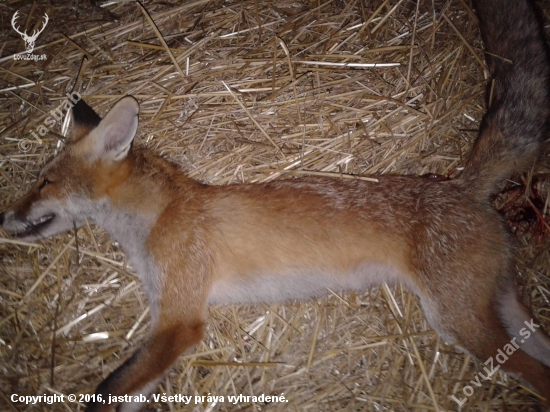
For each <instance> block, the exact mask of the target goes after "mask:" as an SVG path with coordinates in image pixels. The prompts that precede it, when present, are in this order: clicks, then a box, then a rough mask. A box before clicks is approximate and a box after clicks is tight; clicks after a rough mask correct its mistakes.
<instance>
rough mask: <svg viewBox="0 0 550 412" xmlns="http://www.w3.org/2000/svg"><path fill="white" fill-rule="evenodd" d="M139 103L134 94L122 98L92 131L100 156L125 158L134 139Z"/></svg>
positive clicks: (117, 159) (110, 158) (95, 146)
mask: <svg viewBox="0 0 550 412" xmlns="http://www.w3.org/2000/svg"><path fill="white" fill-rule="evenodd" d="M138 113H139V105H138V102H137V100H136V99H134V98H133V97H132V96H126V97H123V98H122V99H120V100H119V101H118V102H117V103H116V104H115V105H114V106H113V108H112V109H111V110H110V111H109V113H107V115H106V116H105V117H104V118H103V120H101V122H100V123H99V125H98V126H97V127H96V128H95V129H94V130H93V131H92V132H91V133H90V137H91V138H92V139H93V141H94V143H93V145H94V148H95V152H96V154H97V155H98V157H102V158H106V159H109V160H114V161H119V160H123V159H124V158H125V157H126V155H127V154H128V151H129V150H130V147H132V142H133V141H134V136H135V134H136V130H137V126H138Z"/></svg>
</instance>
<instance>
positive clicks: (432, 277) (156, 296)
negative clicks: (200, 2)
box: [0, 0, 550, 411]
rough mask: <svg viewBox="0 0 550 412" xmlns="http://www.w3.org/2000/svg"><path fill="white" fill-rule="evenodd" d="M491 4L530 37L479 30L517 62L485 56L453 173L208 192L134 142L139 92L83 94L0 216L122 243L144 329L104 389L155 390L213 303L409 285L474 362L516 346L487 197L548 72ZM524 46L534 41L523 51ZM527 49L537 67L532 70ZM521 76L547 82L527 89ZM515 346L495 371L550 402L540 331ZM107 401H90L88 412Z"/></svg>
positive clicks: (526, 154) (523, 153) (539, 111)
mask: <svg viewBox="0 0 550 412" xmlns="http://www.w3.org/2000/svg"><path fill="white" fill-rule="evenodd" d="M498 1H499V0H494V1H493V0H487V1H485V0H479V1H478V3H479V4H480V5H481V6H482V10H485V8H487V9H488V10H493V8H495V7H496V11H495V10H493V11H492V12H495V13H497V12H498V11H499V7H500V8H506V7H508V8H511V9H513V10H512V11H513V12H509V13H508V14H507V13H503V16H504V17H506V18H510V16H512V17H513V19H516V17H517V16H522V18H525V19H527V23H528V24H527V26H526V27H528V28H529V30H524V31H522V32H521V33H520V34H518V35H517V36H510V37H509V38H508V37H507V38H504V39H503V40H500V39H499V40H495V39H496V38H499V36H500V34H499V35H496V34H494V33H493V32H498V33H500V30H501V25H496V24H494V25H491V24H488V25H487V26H488V27H489V29H490V30H489V31H488V33H489V34H487V33H485V32H484V34H485V36H486V37H489V40H492V41H493V42H494V41H497V43H498V44H499V45H500V43H499V42H501V43H502V44H506V47H503V48H502V51H503V52H508V51H510V50H511V51H510V53H512V54H513V56H516V57H518V61H520V62H526V63H525V64H524V65H523V66H517V67H516V66H510V67H508V66H506V67H504V66H503V64H504V63H502V62H500V63H498V62H497V63H495V64H494V66H495V67H496V69H495V70H494V71H495V73H496V74H497V80H499V81H502V79H504V80H505V81H502V84H507V85H508V86H509V87H500V86H497V87H496V92H495V101H496V102H497V103H495V104H494V106H492V107H491V109H490V111H489V112H488V114H487V116H486V118H485V120H484V123H483V126H482V130H481V132H480V137H479V142H478V143H477V144H476V146H475V148H474V150H473V154H472V156H471V157H470V159H469V160H468V163H467V169H466V170H465V172H464V174H463V175H462V176H460V177H459V178H457V179H455V180H445V179H439V178H436V179H433V178H432V179H427V178H423V177H406V176H380V177H379V181H378V182H367V181H362V180H337V179H326V178H304V179H293V180H283V181H276V182H271V183H266V184H256V185H235V186H225V187H213V186H208V185H203V184H201V183H198V182H196V181H193V180H191V179H189V178H188V177H186V176H185V174H184V173H183V172H181V171H180V170H179V169H178V168H177V166H175V165H173V164H172V163H170V162H168V161H166V160H165V159H163V158H162V157H160V156H157V155H155V154H153V153H152V152H150V151H147V150H145V149H143V148H139V147H137V148H132V147H131V145H132V142H133V139H134V134H135V131H136V128H137V115H138V105H137V102H136V101H135V99H133V98H131V97H126V98H123V99H121V100H120V101H119V102H118V103H117V104H116V105H115V106H114V107H113V108H112V109H111V111H110V112H109V113H108V114H107V115H106V117H105V118H104V119H103V120H100V119H99V117H98V116H97V115H96V114H95V113H94V112H93V110H92V109H91V108H89V107H88V106H87V105H85V103H84V102H83V101H80V102H78V103H77V105H76V106H75V112H74V118H75V123H76V128H75V136H74V140H73V141H72V142H71V143H70V144H69V145H68V146H67V147H66V149H65V150H64V151H63V152H62V153H60V154H59V155H58V156H57V157H56V158H54V159H53V160H52V161H50V162H49V163H48V164H47V165H46V167H45V168H44V169H43V171H42V172H41V175H40V177H39V180H38V183H37V185H36V187H35V188H34V189H33V190H32V191H31V192H30V193H29V194H28V195H27V196H26V197H24V198H23V199H21V200H20V201H18V202H17V203H16V204H14V205H13V206H12V207H11V208H10V209H8V210H7V211H6V212H5V213H4V214H2V215H0V222H1V223H2V224H3V226H4V228H5V229H6V230H9V231H12V232H14V233H15V234H16V235H17V236H19V237H21V238H23V239H25V240H34V239H39V238H43V237H47V236H51V235H54V234H57V233H60V232H62V231H65V230H68V229H71V228H72V227H73V225H75V224H76V225H77V226H80V225H82V224H84V222H85V219H90V220H92V221H95V222H96V223H97V224H99V225H101V226H103V227H104V228H105V229H107V230H108V231H109V232H110V233H111V235H112V236H113V237H115V238H116V239H117V240H118V241H119V242H120V243H121V245H122V246H123V247H124V249H125V250H126V253H127V254H128V257H129V261H130V264H131V265H132V267H133V269H134V270H135V271H136V273H137V276H138V277H140V279H141V280H142V283H143V286H144V288H145V291H146V292H147V295H148V300H149V305H150V307H151V314H152V322H153V331H152V335H151V338H150V339H149V341H148V342H147V343H145V345H144V346H143V347H142V348H141V349H139V350H138V351H137V352H136V354H134V356H132V357H131V358H130V359H129V360H127V361H126V362H125V363H124V364H123V365H122V366H121V367H119V368H118V369H117V370H115V371H114V372H113V373H112V374H111V375H110V376H109V377H108V378H107V379H106V380H104V381H103V382H102V383H101V384H100V385H99V387H98V389H97V393H98V394H102V395H103V396H104V397H106V395H109V394H110V395H124V394H130V393H133V394H137V393H143V394H147V395H148V394H149V393H150V392H151V391H152V390H153V389H154V385H155V383H156V382H157V381H158V380H159V379H160V378H161V377H162V376H163V374H164V372H165V371H166V369H167V368H169V366H170V365H171V364H172V363H173V362H174V361H175V360H176V359H177V358H178V356H179V355H180V354H181V353H182V352H184V351H185V350H186V349H188V348H190V347H192V346H193V345H194V344H196V343H197V342H198V341H199V340H200V339H201V336H202V332H203V328H204V326H203V314H204V310H205V308H206V306H207V305H208V303H212V302H215V303H233V302H258V301H280V300H289V299H306V298H310V297H313V296H318V295H320V294H323V293H324V292H325V291H326V290H327V289H331V290H337V291H338V290H363V289H365V288H367V287H368V286H370V285H373V284H378V283H380V282H383V281H384V282H401V283H403V284H404V285H406V286H407V287H409V288H410V289H411V290H413V291H414V292H416V293H417V294H418V295H419V296H420V300H421V304H422V307H423V309H424V311H425V313H426V317H427V319H428V321H429V323H430V325H431V326H432V327H433V328H434V329H435V330H436V331H437V332H438V333H439V334H441V336H442V337H443V338H444V339H445V340H446V341H448V342H449V343H453V344H456V345H457V347H459V348H462V349H463V350H465V351H467V352H469V353H471V354H472V355H473V356H475V357H477V358H478V359H479V360H481V361H485V360H486V359H489V358H492V357H495V356H496V354H497V353H498V351H499V350H501V349H502V348H504V347H505V345H507V344H508V343H509V342H510V341H511V339H516V341H517V342H519V341H520V337H521V332H520V328H521V327H522V326H523V325H524V322H525V321H529V320H530V319H531V317H532V315H531V314H530V313H529V311H528V310H527V309H526V308H525V307H524V306H523V305H522V304H521V303H520V302H519V300H518V298H517V294H516V292H515V289H514V285H513V272H514V270H513V246H512V243H511V241H510V239H509V236H508V233H507V231H506V228H505V227H504V225H503V223H502V221H501V219H500V217H499V215H498V214H497V213H496V212H495V211H494V210H493V209H492V208H491V205H490V204H489V201H488V194H489V193H490V192H491V191H492V190H494V187H495V186H496V185H498V183H499V182H500V181H502V179H503V176H504V175H505V174H506V173H510V172H511V171H512V170H514V169H515V168H518V167H519V168H522V167H524V166H526V165H529V164H532V163H533V161H534V160H535V158H536V156H535V154H536V153H537V152H538V151H539V149H540V147H541V144H542V143H541V139H542V137H541V136H544V135H545V131H546V120H542V121H541V120H536V121H535V120H532V121H531V120H529V119H531V117H532V116H534V117H535V118H536V119H539V118H540V117H543V116H545V115H546V110H548V109H547V107H546V106H548V105H547V104H546V103H548V101H550V97H548V93H547V92H548V90H547V89H548V87H547V86H548V84H547V83H548V78H550V75H549V73H550V69H549V67H550V65H549V64H548V62H547V57H548V56H547V52H546V48H545V45H544V43H543V42H542V40H541V39H542V37H541V35H540V26H538V25H537V24H536V20H535V18H534V16H533V10H532V8H531V6H530V5H529V3H527V2H526V1H523V0H517V2H513V3H511V2H505V4H500V5H497V6H495V5H494V4H493V3H494V2H497V3H498ZM483 13H484V14H482V17H483V18H485V19H487V18H489V15H490V13H489V12H487V11H485V12H483ZM503 16H500V15H499V17H502V18H504V17H503ZM526 16H527V17H526ZM514 21H515V20H514ZM512 23H513V22H512ZM512 23H510V24H512ZM525 33H527V34H525ZM521 36H523V37H521ZM518 39H519V40H518ZM514 41H517V43H514ZM491 44H492V43H491ZM518 45H519V46H521V45H527V46H529V48H530V53H529V55H524V54H525V52H524V51H523V50H520V51H517V50H516V49H518V47H519V46H518ZM499 50H500V49H499ZM514 53H515V54H514ZM537 53H538V54H537ZM533 55H536V56H534V57H533ZM531 58H532V59H534V61H535V62H536V63H537V64H538V66H536V65H534V66H533V67H531V66H532V65H529V64H528V63H529V61H530V59H531ZM512 60H513V59H512ZM529 70H531V71H529ZM522 76H523V77H522ZM514 81H517V82H518V84H519V85H515V83H514ZM531 83H534V86H533V85H532V84H531ZM528 85H529V86H532V87H535V86H537V85H538V86H540V88H541V89H542V91H540V90H539V91H537V93H534V94H531V95H529V96H525V93H524V92H523V91H522V89H523V88H526V87H527V86H528ZM516 86H517V90H516V89H515V87H516ZM545 90H546V92H545ZM507 93H509V94H507ZM535 94H536V96H535ZM510 96H512V97H510ZM532 96H534V97H533V99H532V98H531V97H532ZM535 98H536V99H535ZM537 99H538V100H537ZM518 101H519V104H518ZM542 103H545V104H546V105H545V107H543V108H539V106H541V105H542ZM532 112H534V113H535V114H534V115H533V113H532ZM82 116H84V118H82ZM516 118H517V119H516ZM518 125H521V126H518ZM518 130H519V131H518ZM516 155H517V156H516ZM516 158H517V159H516ZM521 342H522V343H521V345H520V346H521V348H520V349H517V351H515V352H514V353H513V355H511V356H510V357H509V359H508V361H507V362H505V363H504V364H503V365H502V368H503V369H504V370H506V371H507V372H509V373H511V374H513V375H515V376H517V377H519V378H520V379H522V380H524V381H526V382H527V383H528V384H530V385H532V386H533V387H534V388H535V390H536V391H538V393H539V394H540V395H541V396H542V397H543V398H545V399H546V400H545V405H547V406H550V371H549V368H550V338H549V337H548V336H547V335H545V334H544V332H542V331H541V330H536V331H533V333H532V336H531V337H530V338H529V341H527V342H523V341H521ZM137 408H139V405H137V404H123V405H120V406H119V410H124V411H130V410H136V409H137ZM107 409H108V405H104V404H99V403H91V404H89V405H88V410H89V411H106V410H107Z"/></svg>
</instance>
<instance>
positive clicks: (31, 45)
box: [11, 10, 50, 53]
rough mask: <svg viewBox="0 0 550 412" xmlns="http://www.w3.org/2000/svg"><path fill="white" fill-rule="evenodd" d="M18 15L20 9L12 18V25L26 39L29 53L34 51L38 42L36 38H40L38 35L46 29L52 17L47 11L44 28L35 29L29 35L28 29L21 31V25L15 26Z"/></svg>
mask: <svg viewBox="0 0 550 412" xmlns="http://www.w3.org/2000/svg"><path fill="white" fill-rule="evenodd" d="M18 16H19V10H18V11H16V12H15V14H14V15H13V17H12V19H11V25H12V27H13V29H14V30H15V31H16V32H17V33H19V34H20V35H21V37H22V38H23V40H24V41H25V48H26V51H27V53H32V51H33V50H34V43H35V42H36V39H37V38H38V35H39V34H40V33H42V32H43V31H44V29H45V28H46V25H47V24H48V21H49V20H50V18H49V17H48V15H47V14H46V13H44V25H43V26H42V28H41V29H40V30H35V31H34V32H33V33H32V36H29V35H28V34H27V30H25V32H23V33H21V31H19V27H16V26H15V21H16V20H17V17H18Z"/></svg>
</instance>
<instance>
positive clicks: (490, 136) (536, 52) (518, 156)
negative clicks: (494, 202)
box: [459, 0, 550, 199]
mask: <svg viewBox="0 0 550 412" xmlns="http://www.w3.org/2000/svg"><path fill="white" fill-rule="evenodd" d="M474 5H475V7H476V10H477V14H478V17H479V20H480V28H481V35H482V37H483V41H484V42H485V48H486V51H487V54H486V60H487V63H488V67H489V71H490V72H491V75H492V78H493V82H492V83H491V84H490V85H489V93H487V95H488V96H489V102H488V106H489V108H488V111H487V113H486V114H485V117H484V118H483V120H482V122H481V128H480V132H479V136H478V138H477V140H476V142H475V143H474V147H473V149H472V152H471V154H470V156H469V158H468V160H467V161H466V164H465V168H464V171H463V172H462V174H461V175H460V177H459V178H460V179H462V180H463V181H464V182H465V183H466V185H467V186H468V187H469V188H471V189H472V190H473V193H474V196H475V197H477V198H479V199H487V198H488V197H489V196H490V195H491V194H492V193H493V192H494V191H495V190H496V188H497V187H499V186H501V185H502V183H503V182H504V181H505V180H506V179H507V178H509V177H510V175H512V174H513V173H516V172H521V171H524V170H526V169H528V168H530V167H532V165H533V164H534V162H535V161H536V160H537V159H538V157H539V155H540V153H541V151H542V150H543V146H544V143H545V140H546V138H547V131H548V130H549V126H550V122H549V120H548V118H549V114H550V53H549V50H548V45H547V43H546V40H545V37H544V34H543V28H542V27H543V26H542V21H541V19H540V17H539V16H540V14H539V13H537V9H536V6H535V5H534V4H532V3H531V2H530V1H529V0H514V1H509V0H475V1H474Z"/></svg>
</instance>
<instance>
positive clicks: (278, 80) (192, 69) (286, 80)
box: [0, 0, 550, 411]
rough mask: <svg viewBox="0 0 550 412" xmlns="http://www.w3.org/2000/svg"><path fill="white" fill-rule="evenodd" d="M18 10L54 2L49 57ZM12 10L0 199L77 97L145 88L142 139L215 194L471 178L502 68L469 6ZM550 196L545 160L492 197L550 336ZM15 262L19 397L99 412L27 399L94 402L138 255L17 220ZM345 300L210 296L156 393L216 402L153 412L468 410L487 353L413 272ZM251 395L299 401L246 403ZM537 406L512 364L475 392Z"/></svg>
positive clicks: (22, 181)
mask: <svg viewBox="0 0 550 412" xmlns="http://www.w3.org/2000/svg"><path fill="white" fill-rule="evenodd" d="M96 3H97V4H96ZM100 6H103V7H100ZM544 6H545V9H546V10H550V8H548V7H546V6H547V4H545V5H544ZM16 10H20V16H21V17H20V18H19V20H18V23H19V25H20V26H21V28H22V29H25V28H26V29H27V30H28V32H31V31H32V30H33V29H36V28H40V26H41V24H42V20H41V19H42V16H43V14H44V12H47V13H48V15H49V17H50V21H49V23H48V25H47V27H46V28H45V30H44V32H43V33H41V34H40V36H39V37H38V40H37V42H36V48H35V50H34V53H35V54H46V56H47V59H46V60H43V61H37V62H26V61H15V60H14V59H13V57H12V55H13V54H14V53H17V52H21V51H23V50H24V43H23V41H22V40H21V36H20V35H18V34H17V33H16V32H15V31H14V30H13V29H12V27H11V25H10V21H11V18H12V16H13V13H14V12H15V11H16ZM0 13H1V27H2V29H1V31H0V36H1V39H2V44H3V46H2V48H1V51H0V52H1V55H2V57H1V58H0V79H1V82H0V202H1V203H0V209H2V208H4V207H6V206H7V205H8V204H10V203H11V202H13V201H14V200H16V199H17V198H19V197H20V196H21V195H23V194H24V193H25V192H26V191H27V190H28V189H29V188H30V187H31V186H32V184H33V181H34V179H35V177H36V175H37V172H38V170H39V168H40V165H42V164H43V163H44V162H45V161H46V160H47V159H48V158H49V157H50V156H51V155H53V154H54V153H55V152H56V151H57V150H59V148H60V147H61V146H62V142H63V141H64V137H63V136H64V135H65V134H66V130H64V129H63V128H62V122H57V124H56V125H55V126H54V127H53V128H51V130H50V133H49V134H48V135H47V136H46V137H45V138H43V142H42V143H39V142H38V140H36V139H35V138H34V136H33V135H32V133H31V132H35V133H36V131H37V130H38V128H39V127H40V125H43V124H44V121H45V120H46V118H47V117H48V113H49V112H50V111H51V110H52V109H55V108H57V107H58V106H59V105H60V103H62V101H63V99H65V94H66V93H67V92H69V91H71V90H75V91H78V92H79V93H80V94H81V95H82V96H83V97H84V99H85V100H86V101H87V102H88V103H89V104H91V105H92V106H93V107H94V108H95V109H96V110H97V111H98V113H100V114H105V112H106V111H107V110H108V109H109V107H111V106H112V105H113V103H114V102H115V101H117V100H118V99H119V98H120V97H122V96H123V95H126V94H132V95H134V96H135V97H136V98H137V99H138V100H139V101H140V103H141V115H140V129H139V135H138V138H137V140H138V143H139V144H141V145H145V146H147V147H149V148H151V149H152V150H155V151H156V152H158V153H162V154H163V155H164V156H166V157H167V158H170V159H172V160H173V161H175V162H177V163H179V164H180V165H181V167H182V168H183V169H184V170H186V171H187V172H188V173H189V175H190V176H192V177H193V178H196V179H198V180H200V181H203V182H207V183H211V184H216V185H225V184H229V183H239V182H263V181H268V180H272V179H281V178H292V176H296V175H327V176H333V177H334V178H335V179H344V178H360V177H361V176H367V175H370V174H375V175H376V174H382V173H395V174H424V173H428V172H432V173H439V174H443V175H450V176H453V175H454V174H456V173H457V171H459V170H460V167H461V165H462V164H463V161H464V158H465V156H466V155H467V153H468V152H469V150H470V147H471V144H472V142H473V141H474V139H475V137H476V131H477V129H478V126H479V120H480V118H481V116H482V115H483V113H484V105H485V103H484V102H485V100H484V95H485V87H486V79H487V72H486V70H485V67H484V63H483V56H484V55H483V51H482V47H483V46H482V43H481V41H480V38H479V35H478V29H477V21H476V19H475V16H474V14H473V13H472V11H471V8H470V7H469V5H468V2H467V1H456V2H449V1H447V2H445V1H434V2H429V1H421V2H419V3H418V4H416V3H414V2H412V1H408V0H387V1H380V0H373V1H369V2H367V1H353V0H352V1H345V0H327V1H324V0H320V1H310V2H308V1H305V0H304V1H295V0H279V1H277V2H271V1H257V0H256V1H251V0H242V1H234V0H227V1H220V0H211V1H207V0H197V1H186V2H181V3H180V2H175V1H146V2H144V3H143V5H140V4H137V3H135V2H131V1H107V2H103V4H101V3H100V2H94V1H91V2H83V1H80V2H77V1H74V2H69V3H68V5H64V6H57V5H53V4H51V3H50V2H41V1H36V2H34V3H33V4H32V5H31V4H29V3H28V2H23V1H8V2H4V3H3V4H1V5H0ZM374 63H376V64H378V67H367V65H372V64H374ZM382 63H397V64H399V65H395V66H389V67H384V66H383V65H382ZM25 139H26V140H25ZM549 198H550V197H549V195H548V169H547V168H546V167H545V166H544V165H541V166H540V167H538V168H537V169H536V170H534V171H533V173H532V174H530V175H529V176H528V177H519V176H518V177H516V178H515V179H513V180H512V181H510V183H509V184H508V185H507V187H506V188H505V189H504V191H503V192H502V194H501V195H499V196H498V197H497V198H496V199H495V202H496V205H497V207H499V208H500V209H501V210H502V212H503V215H504V216H505V218H506V219H507V221H508V222H509V223H510V227H511V229H512V231H513V232H515V234H516V238H517V241H518V249H519V258H518V261H517V268H518V274H519V276H518V282H519V283H520V285H521V290H522V293H523V297H524V298H525V301H526V303H527V304H529V305H530V306H531V307H532V308H533V310H534V312H535V313H536V314H537V316H538V319H539V321H540V322H541V323H542V324H543V325H545V327H546V330H550V312H549V310H548V307H549V302H548V300H549V298H550V278H549V270H550V256H549V247H548V246H549V240H548V239H549V238H548V233H549V224H548V222H549V219H548V210H547V209H548V203H549V201H548V199H549ZM0 256H1V263H0V359H1V361H0V410H14V411H16V410H56V411H57V410H59V411H62V410H63V411H65V410H78V409H79V410H82V409H83V407H82V405H81V404H78V403H58V404H54V405H47V404H38V405H24V404H22V403H14V402H12V401H11V400H10V397H11V395H12V394H14V393H17V394H21V395H38V394H47V395H50V394H55V393H58V394H65V395H67V394H70V393H76V394H79V393H91V392H92V391H93V390H94V388H95V386H96V385H97V384H98V383H99V382H100V381H101V380H102V379H103V378H104V377H105V376H106V375H107V374H108V373H109V372H111V371H112V370H114V369H115V368H116V367H117V366H118V365H120V364H121V362H122V361H123V360H124V359H126V358H127V357H128V356H129V355H130V354H131V353H133V352H134V351H135V350H136V348H137V347H138V346H139V344H140V343H141V342H142V341H143V339H144V338H145V337H146V334H147V327H148V322H149V320H148V319H149V318H148V310H147V302H146V300H145V298H144V296H143V294H142V292H141V290H140V286H139V283H138V281H137V279H136V278H134V277H133V276H132V272H131V268H129V267H127V264H126V258H125V256H124V253H123V252H122V251H121V249H120V247H119V245H118V244H117V243H116V242H114V241H113V239H111V238H110V237H109V236H108V235H107V234H106V233H105V232H104V231H103V230H102V229H100V228H97V227H94V226H91V225H88V226H85V227H83V228H81V229H79V230H78V231H77V232H76V233H75V232H73V233H67V234H64V235H59V236H56V237H54V238H51V239H47V240H45V241H41V242H37V243H33V244H26V243H23V242H18V241H16V240H13V239H10V238H9V237H8V236H7V235H6V234H5V233H3V232H2V233H0ZM327 293H328V296H327V297H326V298H324V299H320V300H314V301H310V302H290V303H287V304H279V305H257V306H232V307H211V308H210V309H209V310H208V314H207V323H208V328H207V331H206V337H205V339H204V340H203V341H202V343H201V344H200V345H198V346H197V347H196V348H195V349H194V350H193V351H192V352H191V353H189V354H187V355H184V356H182V357H181V358H180V360H179V361H178V362H177V364H176V365H175V366H174V367H173V368H172V369H171V370H170V372H169V374H168V375H167V377H166V379H165V380H164V381H162V383H161V384H160V385H159V387H158V388H157V391H156V393H160V394H162V393H165V394H167V395H175V394H182V395H187V396H189V395H191V396H193V397H194V396H201V395H204V396H205V398H204V401H202V399H201V401H200V402H198V403H195V400H194V398H193V401H192V402H191V404H190V405H184V404H182V403H174V402H154V401H152V402H151V403H150V404H149V409H150V410H159V411H168V410H170V411H178V410H194V411H236V410H243V411H244V410H247V411H248V410H250V411H268V410H269V411H279V410H281V411H282V410H285V411H287V410H291V411H305V410H311V411H337V410H349V411H359V410H361V411H374V410H380V411H382V410H386V411H435V410H458V404H457V403H456V402H455V401H454V400H453V399H452V398H451V397H450V396H451V395H455V396H456V398H457V399H462V398H464V397H465V395H464V393H463V388H464V387H465V386H466V385H471V384H470V383H469V382H470V380H472V379H475V376H476V374H477V372H478V371H480V370H481V367H480V364H479V363H477V362H476V361H474V360H472V359H471V358H470V357H468V356H467V355H464V354H462V353H459V352H458V351H457V350H455V349H454V348H452V347H450V346H447V345H446V344H445V343H444V342H443V341H442V340H441V339H440V338H438V336H437V335H436V334H435V333H434V332H433V331H432V330H431V329H430V327H429V325H428V324H427V322H426V320H425V319H424V316H423V314H422V312H421V310H420V308H419V306H418V302H417V299H416V297H415V296H413V295H411V294H409V293H407V292H406V291H405V290H403V289H402V288H401V287H400V286H399V285H398V286H386V285H384V286H382V287H378V288H373V289H372V290H368V291H365V293H364V294H361V295H356V294H353V293H346V294H336V293H333V292H331V291H328V292H327ZM239 394H242V395H245V396H247V395H248V396H251V395H255V396H259V395H261V394H266V395H281V394H284V396H285V398H286V400H287V401H288V402H284V403H283V402H265V401H262V400H256V401H252V400H248V401H246V400H244V401H242V402H239V403H237V404H232V403H230V402H228V396H234V395H239ZM208 395H211V396H224V397H225V398H224V401H223V402H222V401H220V398H218V401H217V402H216V401H212V399H211V398H210V399H209V398H208ZM534 408H535V401H534V398H533V397H532V395H530V393H529V391H528V390H527V389H525V388H523V387H522V386H521V385H520V384H518V382H517V381H515V380H513V379H511V378H510V377H507V376H506V375H504V374H500V373H499V374H496V375H495V376H494V377H493V378H492V379H491V381H490V382H484V383H483V385H482V386H481V387H480V388H477V387H475V386H474V391H473V394H472V395H471V396H470V397H468V398H467V402H466V403H465V405H464V407H463V410H473V411H502V410H508V411H531V410H535V409H534Z"/></svg>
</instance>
